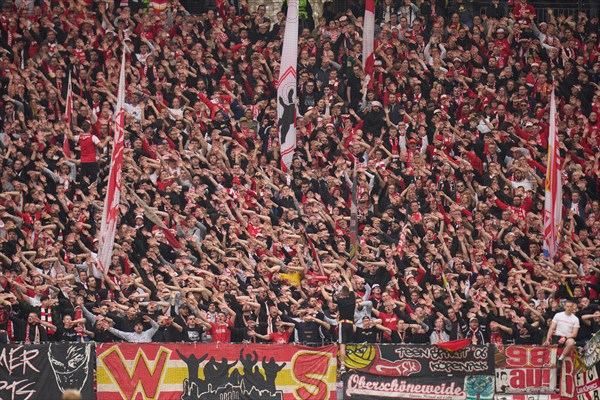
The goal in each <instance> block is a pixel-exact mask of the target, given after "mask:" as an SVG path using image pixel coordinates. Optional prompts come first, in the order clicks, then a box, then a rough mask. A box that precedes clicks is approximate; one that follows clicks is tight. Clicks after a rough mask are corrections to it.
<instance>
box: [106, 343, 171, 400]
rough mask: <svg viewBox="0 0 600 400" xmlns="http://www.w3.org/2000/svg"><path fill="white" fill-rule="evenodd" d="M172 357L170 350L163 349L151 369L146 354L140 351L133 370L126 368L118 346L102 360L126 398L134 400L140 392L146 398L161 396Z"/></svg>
mask: <svg viewBox="0 0 600 400" xmlns="http://www.w3.org/2000/svg"><path fill="white" fill-rule="evenodd" d="M170 355H171V351H170V350H168V349H166V348H164V347H161V348H160V349H159V350H158V353H157V355H156V359H155V360H153V362H152V364H153V365H152V367H150V362H149V360H148V358H147V357H146V353H144V351H143V350H142V349H138V352H137V354H136V356H135V359H134V361H133V367H132V369H131V370H130V369H129V368H128V367H127V366H126V361H125V358H124V357H123V354H122V353H121V351H120V350H119V348H118V347H117V346H115V347H113V348H112V349H111V350H109V351H108V352H107V353H106V354H103V355H102V356H101V358H102V360H103V362H104V364H106V366H107V371H108V373H109V374H110V375H111V378H112V379H113V381H114V382H115V383H116V384H117V386H118V387H119V391H120V392H121V394H122V395H123V397H124V398H126V399H133V398H134V396H135V395H136V394H137V393H138V391H142V394H143V396H144V398H147V399H156V398H158V395H159V394H160V390H159V387H160V384H161V382H162V380H163V378H164V375H165V373H166V371H167V369H166V368H165V367H166V365H167V361H168V360H169V357H170Z"/></svg>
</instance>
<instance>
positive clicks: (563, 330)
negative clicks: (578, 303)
mask: <svg viewBox="0 0 600 400" xmlns="http://www.w3.org/2000/svg"><path fill="white" fill-rule="evenodd" d="M552 322H554V323H555V324H556V331H554V335H555V336H568V337H571V336H572V335H573V331H574V330H575V329H576V328H579V318H577V316H575V314H571V315H567V314H565V313H564V311H563V312H559V313H557V314H556V315H555V316H554V318H552Z"/></svg>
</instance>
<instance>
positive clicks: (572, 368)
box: [560, 356, 600, 400]
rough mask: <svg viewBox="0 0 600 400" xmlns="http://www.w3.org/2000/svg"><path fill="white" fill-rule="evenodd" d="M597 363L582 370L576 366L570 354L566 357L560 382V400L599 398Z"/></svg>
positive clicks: (599, 381)
mask: <svg viewBox="0 0 600 400" xmlns="http://www.w3.org/2000/svg"><path fill="white" fill-rule="evenodd" d="M599 365H600V364H596V365H594V366H592V367H591V368H587V370H584V369H582V368H577V367H576V365H575V363H574V362H573V357H572V356H568V357H566V358H565V360H564V362H563V367H562V374H561V383H560V395H561V396H562V397H561V398H562V400H567V399H568V400H600V380H599V379H598V366H599Z"/></svg>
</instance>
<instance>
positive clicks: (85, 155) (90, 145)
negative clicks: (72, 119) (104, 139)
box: [77, 133, 100, 163]
mask: <svg viewBox="0 0 600 400" xmlns="http://www.w3.org/2000/svg"><path fill="white" fill-rule="evenodd" d="M77 141H78V142H79V146H80V147H81V162H82V163H95V162H96V161H97V160H96V144H98V143H100V139H98V138H97V137H96V136H94V135H92V134H91V133H84V134H81V135H79V136H78V137H77Z"/></svg>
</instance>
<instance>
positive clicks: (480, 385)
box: [343, 372, 494, 400]
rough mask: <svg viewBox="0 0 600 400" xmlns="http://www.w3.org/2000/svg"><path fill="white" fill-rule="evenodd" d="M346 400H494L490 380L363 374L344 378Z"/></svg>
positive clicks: (355, 373) (468, 377)
mask: <svg viewBox="0 0 600 400" xmlns="http://www.w3.org/2000/svg"><path fill="white" fill-rule="evenodd" d="M343 397H344V399H345V400H353V399H360V400H380V399H391V398H392V399H407V400H475V399H477V400H493V398H494V377H493V376H481V375H478V376H450V377H448V376H446V377H442V376H421V377H407V378H404V377H391V376H378V375H372V374H367V373H363V372H353V373H348V374H346V375H345V376H344V396H343Z"/></svg>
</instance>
